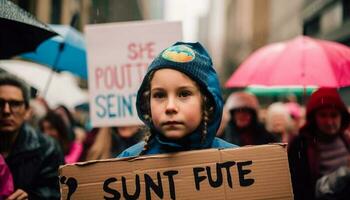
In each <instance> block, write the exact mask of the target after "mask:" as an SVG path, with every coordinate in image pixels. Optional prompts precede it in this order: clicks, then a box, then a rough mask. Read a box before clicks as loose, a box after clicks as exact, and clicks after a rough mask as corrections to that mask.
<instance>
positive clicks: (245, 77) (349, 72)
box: [225, 36, 350, 87]
mask: <svg viewBox="0 0 350 200" xmlns="http://www.w3.org/2000/svg"><path fill="white" fill-rule="evenodd" d="M252 84H255V85H265V86H276V85H278V86H291V85H296V86H304V87H305V86H319V87H321V86H324V87H343V86H350V48H349V47H347V46H345V45H342V44H339V43H336V42H330V41H326V40H320V39H313V38H310V37H307V36H299V37H296V38H295V39H292V40H288V41H286V42H281V43H274V44H270V45H267V46H265V47H262V48H260V49H258V50H257V51H255V52H254V53H253V54H252V55H251V56H249V57H248V58H247V59H246V60H245V61H244V62H243V63H242V64H241V65H240V66H239V67H238V69H237V70H236V71H235V72H234V73H233V74H232V75H231V77H230V79H229V80H228V81H227V82H226V85H225V86H226V87H245V86H248V85H252Z"/></svg>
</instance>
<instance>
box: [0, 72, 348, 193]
mask: <svg viewBox="0 0 350 200" xmlns="http://www.w3.org/2000/svg"><path fill="white" fill-rule="evenodd" d="M12 78H13V77H12V76H10V79H12ZM7 79H8V77H7ZM4 80H5V81H4ZM14 82H15V81H14ZM16 84H17V83H16V82H15V83H13V82H11V81H10V82H9V81H8V80H7V82H6V77H5V78H4V77H3V76H1V77H0V107H1V112H0V122H1V125H4V124H5V125H4V126H7V125H8V126H9V127H10V125H11V123H12V122H11V121H6V120H7V119H5V118H6V116H10V115H11V114H18V115H19V114H21V112H20V106H22V104H24V105H23V106H25V105H26V103H25V102H26V97H25V96H28V95H26V93H25V92H23V90H22V89H21V87H20V86H18V84H17V85H16ZM7 85H10V86H14V87H15V89H16V88H20V89H21V90H22V94H19V95H18V96H13V97H11V98H9V97H8V95H9V91H5V90H4V91H3V88H5V89H6V87H4V86H7ZM10 89H11V88H10ZM12 89H13V88H12ZM11 92H12V93H13V92H16V90H14V91H11ZM10 96H11V95H10ZM16 98H19V99H18V100H13V99H16ZM8 99H11V100H8ZM28 100H29V99H28ZM25 108H26V110H27V111H28V112H25V113H24V112H23V116H22V118H23V121H22V123H20V122H21V121H20V122H19V125H18V127H17V128H18V129H19V130H20V131H23V129H24V128H23V127H24V126H25V127H26V129H28V130H30V131H27V132H31V131H35V132H40V133H41V134H42V135H47V136H49V137H50V138H51V139H53V140H55V141H56V144H57V145H58V147H59V152H61V153H62V160H61V161H60V159H59V157H57V152H58V151H57V152H56V153H54V154H56V159H55V160H56V162H57V163H56V165H55V166H56V168H57V167H58V165H60V164H70V163H75V162H81V161H88V160H97V159H106V158H115V157H116V156H117V155H118V154H120V153H121V152H122V151H123V150H125V149H126V148H128V147H130V146H132V145H134V144H136V143H138V142H139V141H141V140H144V137H145V136H144V133H145V131H146V130H145V128H144V127H142V126H123V127H103V128H92V127H91V124H90V120H89V106H88V104H82V105H78V106H76V107H75V108H74V109H68V108H67V107H65V106H64V105H60V106H57V107H55V108H51V107H49V106H48V104H47V102H46V101H45V99H43V98H41V97H37V98H34V99H30V101H28V107H25ZM17 112H18V113H17ZM15 117H16V116H15ZM349 121H350V117H349V111H348V108H347V107H346V105H345V104H344V102H343V101H342V100H341V98H340V96H339V94H338V92H337V90H336V89H330V88H321V89H318V90H317V91H316V92H314V93H313V94H312V95H311V97H310V98H309V101H308V103H307V104H306V106H304V105H300V104H298V102H297V101H295V99H293V98H289V99H288V100H286V101H284V102H274V103H272V104H270V105H268V106H267V107H265V108H262V107H261V106H260V104H259V101H258V98H257V97H256V96H254V95H253V94H251V93H248V92H244V91H238V92H233V93H232V94H230V95H229V97H228V98H227V100H226V103H225V107H224V112H223V117H222V121H221V126H220V129H219V131H218V132H217V136H218V137H220V138H222V139H224V140H226V141H228V142H230V143H233V144H237V145H239V146H245V145H261V144H268V143H287V144H288V156H289V163H290V170H291V177H292V183H293V190H294V194H295V197H296V199H313V198H316V197H317V198H319V199H331V198H327V195H334V193H337V195H339V196H337V198H335V199H341V197H344V199H345V198H346V195H345V193H344V191H347V189H349V176H350V175H349V166H350V164H349V158H350V156H349V145H350V128H349V127H350V126H349ZM5 128H6V127H5ZM5 128H3V127H0V129H1V131H7V130H5ZM32 129H33V130H32ZM47 136H45V137H47ZM3 137H4V136H3V134H2V136H1V139H0V142H1V145H0V147H1V154H2V155H1V156H0V166H1V168H0V173H1V174H0V176H1V178H3V177H6V178H4V180H9V182H12V181H13V182H14V183H15V184H19V183H21V184H22V185H23V187H21V188H26V187H33V183H35V181H34V182H28V181H27V182H26V181H24V179H26V180H30V177H29V178H28V177H27V176H26V177H25V178H23V177H20V176H23V172H22V174H21V172H20V170H19V172H18V171H16V170H14V169H12V170H11V171H12V173H14V174H12V175H11V173H10V172H9V170H8V167H9V168H16V169H17V168H20V167H18V166H17V165H21V162H22V161H21V162H20V161H19V160H21V159H23V158H19V157H21V154H20V153H21V152H19V153H18V154H14V150H13V149H11V147H13V146H14V145H15V144H10V143H9V144H7V143H6V144H5V143H4V141H5V139H6V138H5V139H4V138H3ZM18 137H19V136H18ZM28 138H29V139H23V140H30V137H29V136H28ZM24 142H25V141H23V143H24ZM11 145H12V146H11ZM22 145H23V144H22ZM28 148H31V147H28ZM33 148H34V147H33ZM23 151H24V150H23ZM44 151H45V153H44V154H45V155H44V156H47V154H48V150H47V149H45V150H44ZM11 156H12V157H11ZM26 157H28V158H30V156H29V155H28V156H26ZM4 158H5V159H6V161H7V162H6V163H8V164H7V165H8V166H7V165H6V163H5V162H4ZM11 159H12V160H11ZM23 162H25V161H23ZM35 163H36V162H33V166H30V167H32V169H33V170H37V169H36V168H35V166H34V165H36V164H35ZM43 163H44V164H45V165H52V163H45V160H43V161H42V163H41V165H42V164H43ZM14 165H16V166H15V167H14ZM30 167H29V169H30ZM27 169H28V168H27ZM27 169H26V170H27ZM17 172H18V174H16V173H17ZM56 173H57V172H56ZM24 174H26V173H24ZM56 175H57V174H56ZM12 176H13V180H12ZM8 177H10V178H8ZM51 178H52V177H51ZM26 183H28V184H29V185H30V186H26V185H25V184H26ZM35 184H39V183H35ZM35 184H34V185H35ZM2 186H3V187H5V188H7V190H6V189H4V190H3V191H4V192H3V194H0V196H1V195H6V194H8V191H11V190H13V185H12V186H11V184H10V185H6V184H2ZM313 191H315V192H313ZM6 192H7V193H6ZM46 192H47V191H46ZM44 193H45V191H44ZM20 194H21V193H19V195H20ZM342 195H343V196H342ZM344 195H345V196H344ZM48 197H50V196H48ZM52 197H55V196H52ZM338 197H339V198H338Z"/></svg>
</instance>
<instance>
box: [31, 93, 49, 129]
mask: <svg viewBox="0 0 350 200" xmlns="http://www.w3.org/2000/svg"><path fill="white" fill-rule="evenodd" d="M49 110H50V107H49V105H48V104H47V102H46V101H45V99H43V98H41V97H36V98H35V99H31V100H30V109H29V113H30V117H29V118H28V123H29V124H30V125H31V126H32V127H33V128H35V129H36V130H39V120H40V119H41V118H43V117H44V116H45V115H46V113H47V112H48V111H49Z"/></svg>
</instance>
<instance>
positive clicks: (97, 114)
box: [85, 21, 182, 127]
mask: <svg viewBox="0 0 350 200" xmlns="http://www.w3.org/2000/svg"><path fill="white" fill-rule="evenodd" d="M85 35H86V42H87V59H88V68H89V69H88V77H89V78H88V83H89V94H90V117H91V120H92V125H93V126H94V127H105V126H125V125H138V124H141V121H140V120H139V118H138V116H137V111H136V95H137V90H138V88H139V86H140V84H141V82H142V79H143V77H144V75H145V73H146V71H147V67H148V65H149V64H150V63H151V62H152V60H153V59H154V58H155V57H156V56H157V55H158V54H159V53H160V52H161V51H162V50H163V49H165V48H166V47H169V46H171V45H172V44H173V43H175V42H176V41H179V40H181V39H182V27H181V23H180V22H163V21H138V22H122V23H108V24H95V25H88V26H87V27H86V29H85Z"/></svg>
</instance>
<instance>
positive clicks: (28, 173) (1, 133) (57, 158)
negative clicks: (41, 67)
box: [0, 73, 64, 200]
mask: <svg viewBox="0 0 350 200" xmlns="http://www.w3.org/2000/svg"><path fill="white" fill-rule="evenodd" d="M29 99H30V94H29V88H28V86H27V85H26V83H25V82H24V81H22V80H20V79H18V78H17V77H15V76H13V75H10V74H5V73H2V74H0V153H1V155H2V156H3V157H4V158H5V162H6V163H7V165H8V167H9V168H10V170H11V172H12V175H13V181H14V192H13V193H12V194H11V195H10V196H9V197H8V199H16V200H22V199H59V198H60V190H59V181H58V167H59V165H60V164H63V163H64V159H63V154H62V152H61V150H60V147H59V146H58V144H57V143H56V142H55V141H54V139H52V138H49V137H48V136H45V135H44V134H41V133H37V132H36V131H35V130H34V129H33V128H32V127H30V126H29V125H28V124H27V123H26V119H28V117H29Z"/></svg>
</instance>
